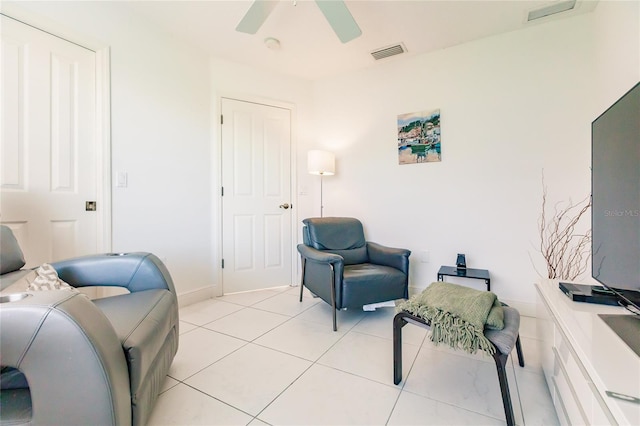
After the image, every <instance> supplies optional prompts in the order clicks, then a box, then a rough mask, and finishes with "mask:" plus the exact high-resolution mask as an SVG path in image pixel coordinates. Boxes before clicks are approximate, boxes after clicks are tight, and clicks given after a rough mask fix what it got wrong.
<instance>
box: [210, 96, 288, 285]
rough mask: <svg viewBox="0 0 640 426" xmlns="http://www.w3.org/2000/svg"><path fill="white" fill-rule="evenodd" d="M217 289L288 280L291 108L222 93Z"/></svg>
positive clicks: (272, 283) (286, 283)
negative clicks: (219, 285) (219, 284)
mask: <svg viewBox="0 0 640 426" xmlns="http://www.w3.org/2000/svg"><path fill="white" fill-rule="evenodd" d="M222 116H223V124H222V186H223V191H224V193H223V196H222V256H223V269H222V271H223V272H222V280H223V282H222V284H223V292H224V293H225V294H227V293H235V292H239V291H248V290H257V289H263V288H270V287H277V286H283V285H290V284H292V280H293V277H292V268H291V264H292V258H291V255H292V249H293V248H292V247H293V242H292V235H291V220H292V217H291V216H292V206H291V111H290V110H288V109H284V108H279V107H273V106H267V105H261V104H256V103H251V102H244V101H239V100H234V99H226V98H223V99H222Z"/></svg>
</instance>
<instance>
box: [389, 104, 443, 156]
mask: <svg viewBox="0 0 640 426" xmlns="http://www.w3.org/2000/svg"><path fill="white" fill-rule="evenodd" d="M397 130H398V164H400V165H405V164H419V163H434V162H441V161H442V145H441V130H440V109H439V108H438V109H434V110H431V111H418V112H410V113H406V114H399V115H398V120H397Z"/></svg>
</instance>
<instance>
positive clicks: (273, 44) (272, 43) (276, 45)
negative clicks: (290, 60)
mask: <svg viewBox="0 0 640 426" xmlns="http://www.w3.org/2000/svg"><path fill="white" fill-rule="evenodd" d="M264 45H265V46H267V47H268V48H269V49H271V50H280V40H278V39H277V38H273V37H267V38H265V39H264Z"/></svg>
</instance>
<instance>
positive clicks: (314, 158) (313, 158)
mask: <svg viewBox="0 0 640 426" xmlns="http://www.w3.org/2000/svg"><path fill="white" fill-rule="evenodd" d="M307 168H308V170H309V174H312V175H320V217H323V210H324V204H323V203H322V177H323V176H331V175H333V174H335V172H336V157H335V155H334V154H333V153H332V152H328V151H320V150H311V151H309V153H308V155H307Z"/></svg>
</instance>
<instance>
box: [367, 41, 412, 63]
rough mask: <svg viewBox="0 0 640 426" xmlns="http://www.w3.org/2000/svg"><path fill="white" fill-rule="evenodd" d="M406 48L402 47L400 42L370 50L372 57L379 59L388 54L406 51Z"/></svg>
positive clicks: (386, 56)
mask: <svg viewBox="0 0 640 426" xmlns="http://www.w3.org/2000/svg"><path fill="white" fill-rule="evenodd" d="M406 51H407V49H406V48H405V47H404V45H403V44H402V43H399V44H394V45H393V46H387V47H383V48H382V49H378V50H374V51H373V52H371V56H373V59H375V60H376V61H377V60H380V59H383V58H388V57H389V56H395V55H399V54H401V53H404V52H406Z"/></svg>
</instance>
